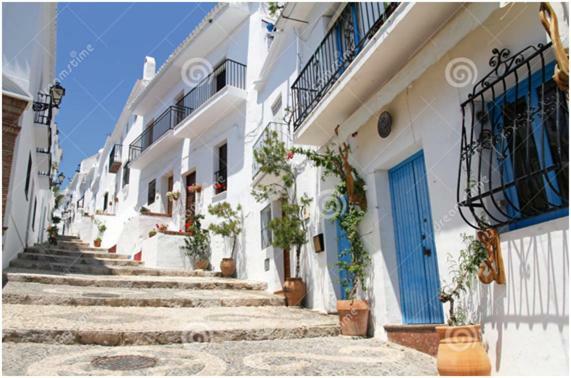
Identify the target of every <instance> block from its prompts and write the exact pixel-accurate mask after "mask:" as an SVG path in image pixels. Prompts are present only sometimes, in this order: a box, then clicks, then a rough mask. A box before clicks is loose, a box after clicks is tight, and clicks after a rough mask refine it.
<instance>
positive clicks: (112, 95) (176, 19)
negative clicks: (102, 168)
mask: <svg viewBox="0 0 571 378" xmlns="http://www.w3.org/2000/svg"><path fill="white" fill-rule="evenodd" d="M213 6H214V3H59V4H58V19H57V45H56V49H57V52H56V53H57V55H56V60H57V61H56V78H57V79H58V80H59V81H60V82H61V84H62V86H63V87H64V88H65V89H66V93H65V97H64V99H63V101H62V104H61V107H60V108H61V110H60V112H59V114H58V115H57V117H56V123H57V124H58V128H59V130H60V145H61V146H62V148H63V160H62V163H61V166H60V170H61V171H62V172H64V174H65V175H66V177H67V179H66V181H65V183H64V186H65V185H67V184H68V182H69V179H71V178H72V177H73V174H74V172H75V169H76V168H77V166H78V164H79V162H80V161H81V160H82V159H85V158H86V157H89V156H91V155H93V154H95V153H96V152H97V150H99V149H100V148H101V147H102V146H103V144H104V143H105V138H106V137H107V136H108V135H109V134H111V132H112V131H113V128H114V127H115V122H116V121H117V119H118V118H119V115H120V114H121V111H122V110H123V106H124V105H125V101H126V100H127V96H128V95H129V93H130V91H131V88H132V87H133V84H134V83H135V81H136V80H137V79H139V78H140V77H141V75H142V73H143V63H144V59H145V56H152V57H154V58H155V60H156V64H157V70H158V69H159V67H160V66H161V65H162V63H163V62H164V61H165V60H166V58H167V57H168V56H169V55H170V54H171V53H172V51H173V50H174V49H175V48H176V47H177V46H178V45H179V44H180V43H181V42H182V41H183V40H184V38H186V36H187V35H188V34H189V33H190V32H191V31H192V30H193V29H194V27H195V26H196V25H197V24H198V23H199V22H200V21H201V20H202V18H203V17H204V16H205V15H206V14H207V13H208V11H210V10H211V9H212V7H213Z"/></svg>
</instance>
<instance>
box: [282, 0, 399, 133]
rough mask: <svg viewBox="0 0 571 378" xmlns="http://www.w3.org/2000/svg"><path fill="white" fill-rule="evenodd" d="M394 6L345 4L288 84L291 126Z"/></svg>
mask: <svg viewBox="0 0 571 378" xmlns="http://www.w3.org/2000/svg"><path fill="white" fill-rule="evenodd" d="M397 7H398V3H396V2H363V3H349V4H347V6H346V7H345V9H343V11H342V12H341V14H340V15H339V18H338V19H337V21H336V22H335V23H334V24H333V26H332V27H331V29H330V30H329V32H327V34H326V35H325V38H324V39H323V41H321V43H320V44H319V46H318V47H317V49H316V50H315V53H314V54H313V55H312V56H311V58H309V60H308V61H307V63H306V64H305V67H304V68H303V69H302V70H301V72H300V74H299V76H298V77H297V79H296V80H295V82H294V83H293V85H292V86H291V91H292V97H293V127H294V130H297V129H298V127H299V126H300V125H301V123H302V122H303V121H304V120H305V118H306V117H307V116H308V115H309V113H310V112H311V111H312V110H313V109H314V108H315V106H317V104H318V103H319V101H320V100H321V98H322V97H323V96H324V95H325V94H326V93H327V91H328V90H329V89H330V88H331V87H332V86H333V84H335V82H336V81H337V79H338V78H339V77H340V76H341V74H342V73H343V72H344V71H345V69H346V68H347V67H348V66H349V64H350V63H351V62H352V61H353V60H354V59H355V58H356V57H357V55H358V54H359V52H360V51H361V50H362V49H363V47H364V46H365V45H366V44H367V43H368V42H369V41H370V40H371V38H372V37H373V35H374V34H375V33H376V32H377V31H378V30H379V28H380V27H381V26H382V25H383V24H384V23H385V21H386V20H387V19H388V18H389V16H390V15H391V14H392V13H393V12H394V10H395V9H396V8H397Z"/></svg>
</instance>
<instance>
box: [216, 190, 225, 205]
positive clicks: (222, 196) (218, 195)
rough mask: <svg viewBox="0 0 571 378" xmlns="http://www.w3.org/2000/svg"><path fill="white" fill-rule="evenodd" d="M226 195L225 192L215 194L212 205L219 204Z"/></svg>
mask: <svg viewBox="0 0 571 378" xmlns="http://www.w3.org/2000/svg"><path fill="white" fill-rule="evenodd" d="M227 193H228V191H227V190H225V191H223V192H220V193H218V194H215V195H214V196H213V197H212V203H215V202H220V201H223V200H225V199H226V194H227Z"/></svg>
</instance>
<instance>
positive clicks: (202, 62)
mask: <svg viewBox="0 0 571 378" xmlns="http://www.w3.org/2000/svg"><path fill="white" fill-rule="evenodd" d="M212 70H213V67H212V64H211V63H210V62H209V61H208V60H206V59H204V58H192V59H189V60H187V61H186V62H184V64H183V65H182V68H181V71H180V75H181V77H182V81H183V82H184V83H185V84H186V85H188V86H190V87H195V86H196V85H198V84H199V83H200V82H201V81H202V80H203V79H204V78H205V77H207V76H208V75H209V74H210V73H211V72H212Z"/></svg>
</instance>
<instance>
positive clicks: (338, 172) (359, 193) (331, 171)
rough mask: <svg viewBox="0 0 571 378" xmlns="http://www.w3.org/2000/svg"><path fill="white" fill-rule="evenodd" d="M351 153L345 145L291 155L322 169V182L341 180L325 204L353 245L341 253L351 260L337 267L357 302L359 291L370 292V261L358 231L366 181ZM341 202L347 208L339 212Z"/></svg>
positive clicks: (364, 208) (298, 150) (296, 149)
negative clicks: (329, 178)
mask: <svg viewBox="0 0 571 378" xmlns="http://www.w3.org/2000/svg"><path fill="white" fill-rule="evenodd" d="M350 151H351V150H350V147H349V145H348V144H347V143H342V144H341V145H339V146H328V147H326V149H325V151H324V152H317V151H313V150H308V149H305V148H301V147H293V148H292V149H291V150H290V151H289V153H292V154H296V153H298V154H301V155H304V156H306V157H307V158H308V159H309V160H310V161H312V162H313V163H314V164H315V165H316V166H317V167H321V168H323V173H322V179H325V178H326V177H328V176H335V177H337V178H338V179H339V183H338V184H337V186H336V187H335V191H334V194H333V195H332V197H331V198H330V199H329V201H327V202H326V204H325V206H326V209H325V210H327V211H328V212H329V211H330V210H332V211H331V214H332V219H333V220H335V221H338V222H339V225H340V227H341V228H342V229H343V230H344V231H345V233H346V235H347V239H348V240H349V242H350V247H349V248H347V249H346V250H344V251H342V252H341V254H342V255H345V256H349V257H350V258H349V259H347V260H348V261H340V262H339V263H338V266H339V268H340V269H342V270H346V271H347V278H346V279H344V280H343V281H342V282H341V284H342V286H343V288H344V290H345V293H346V295H347V297H348V298H350V299H355V298H356V296H357V293H358V289H359V288H360V289H361V290H362V291H363V292H365V291H366V290H367V288H366V282H365V281H366V275H367V269H368V267H369V264H370V260H371V259H370V257H369V253H368V251H367V249H366V248H365V245H364V243H363V240H362V238H361V233H360V231H359V225H360V224H361V222H362V221H363V219H364V217H365V213H366V211H367V197H366V187H365V181H364V180H363V178H362V177H361V176H360V175H359V173H358V172H357V170H356V169H355V168H354V167H353V166H352V165H351V164H350V163H349V153H350ZM339 201H342V202H345V201H347V202H348V204H347V206H341V207H340V208H339V206H337V204H338V202H339Z"/></svg>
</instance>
